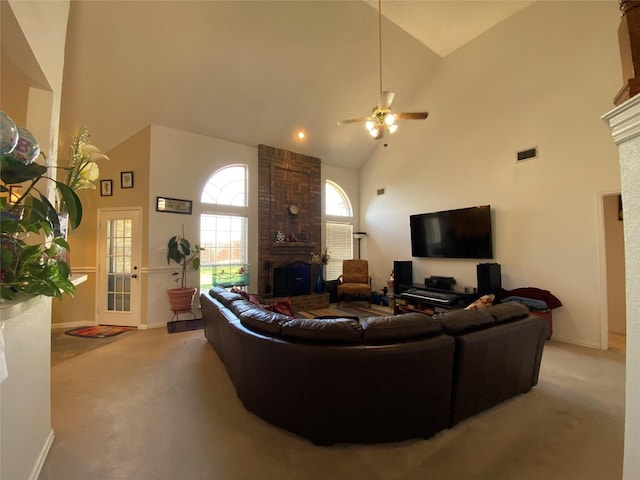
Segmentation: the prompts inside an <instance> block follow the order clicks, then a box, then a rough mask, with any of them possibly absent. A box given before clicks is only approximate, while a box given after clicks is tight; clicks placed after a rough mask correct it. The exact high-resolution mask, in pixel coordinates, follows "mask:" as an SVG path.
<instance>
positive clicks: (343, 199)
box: [324, 180, 353, 217]
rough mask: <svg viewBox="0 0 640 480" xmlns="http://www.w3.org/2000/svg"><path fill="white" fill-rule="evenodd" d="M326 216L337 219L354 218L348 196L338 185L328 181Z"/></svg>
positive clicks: (326, 188)
mask: <svg viewBox="0 0 640 480" xmlns="http://www.w3.org/2000/svg"><path fill="white" fill-rule="evenodd" d="M324 194H325V204H324V208H325V214H326V215H329V216H335V217H353V210H352V209H351V202H350V201H349V197H348V196H347V194H346V193H345V192H344V190H342V188H340V187H339V186H338V184H336V183H334V182H332V181H331V180H327V181H326V183H325V185H324Z"/></svg>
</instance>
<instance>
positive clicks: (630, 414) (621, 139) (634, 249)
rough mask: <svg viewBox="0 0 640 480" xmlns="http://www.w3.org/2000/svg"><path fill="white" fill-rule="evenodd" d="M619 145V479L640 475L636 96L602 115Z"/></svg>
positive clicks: (639, 113)
mask: <svg viewBox="0 0 640 480" xmlns="http://www.w3.org/2000/svg"><path fill="white" fill-rule="evenodd" d="M604 120H605V123H607V125H609V127H610V128H611V131H612V134H613V138H614V141H615V142H616V143H617V144H619V148H620V175H621V183H622V202H623V204H624V208H625V214H624V242H625V269H626V294H627V358H626V366H627V371H626V398H625V410H626V415H625V432H624V452H625V453H624V464H623V465H624V466H623V478H624V479H628V480H635V479H637V478H640V456H638V450H639V449H640V383H639V382H638V378H640V294H639V292H640V253H639V252H640V95H636V96H635V97H633V98H632V99H631V100H629V101H627V102H625V103H623V104H622V105H620V106H619V107H618V108H616V109H615V110H613V111H611V112H609V113H608V114H606V115H605V116H604Z"/></svg>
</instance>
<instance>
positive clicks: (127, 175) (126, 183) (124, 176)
mask: <svg viewBox="0 0 640 480" xmlns="http://www.w3.org/2000/svg"><path fill="white" fill-rule="evenodd" d="M120 188H133V172H132V171H128V172H120Z"/></svg>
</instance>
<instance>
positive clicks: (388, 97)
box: [338, 0, 429, 140]
mask: <svg viewBox="0 0 640 480" xmlns="http://www.w3.org/2000/svg"><path fill="white" fill-rule="evenodd" d="M378 41H379V42H378V43H379V44H378V46H379V53H380V98H379V100H378V104H377V105H376V106H374V107H373V108H372V109H371V113H370V114H369V116H367V117H359V118H350V119H348V120H341V121H339V122H338V125H344V124H346V123H359V122H365V127H366V129H367V131H368V132H369V135H371V136H372V137H373V138H374V139H375V140H379V139H381V138H383V137H384V136H385V134H387V133H389V134H391V133H394V132H395V131H396V130H397V129H398V124H397V123H396V121H397V120H424V119H426V118H427V117H428V116H429V113H428V112H405V113H392V112H391V103H392V102H393V97H394V96H395V93H393V92H390V91H384V90H382V0H378Z"/></svg>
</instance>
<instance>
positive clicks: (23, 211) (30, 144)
mask: <svg viewBox="0 0 640 480" xmlns="http://www.w3.org/2000/svg"><path fill="white" fill-rule="evenodd" d="M0 113H1V115H2V126H3V132H2V151H1V152H0V153H1V156H0V178H1V180H2V182H3V184H2V185H0V192H1V193H5V194H9V197H7V196H2V197H0V216H1V222H0V223H1V227H2V228H1V232H0V261H1V263H0V278H1V280H2V283H1V284H0V297H1V298H2V299H4V300H13V299H15V298H16V296H17V295H19V294H34V295H45V296H49V297H57V298H60V297H61V296H62V294H67V295H73V292H74V289H75V287H74V285H73V284H72V283H71V281H70V280H69V278H68V277H69V273H70V269H69V265H68V263H67V262H68V260H67V259H68V251H69V244H68V243H67V241H66V237H65V225H61V221H60V219H61V217H62V216H61V215H60V213H59V212H57V211H56V209H55V207H54V206H53V204H52V203H51V201H50V200H49V198H48V197H47V195H45V194H44V193H43V192H42V191H41V189H42V188H44V187H46V183H47V182H51V183H52V184H53V185H54V186H55V188H56V190H57V195H58V199H59V201H60V205H64V210H65V216H66V218H68V222H69V226H70V227H71V228H72V229H75V228H77V227H78V226H79V225H80V222H81V220H82V203H81V202H80V198H79V197H78V195H77V194H76V192H75V191H76V190H78V189H79V188H89V187H88V186H86V185H83V186H79V185H77V184H73V183H64V182H60V181H57V180H55V179H54V178H51V177H50V176H49V168H48V167H47V166H44V165H40V164H37V163H35V160H36V158H37V157H38V156H40V155H42V156H43V157H44V155H43V154H42V153H41V152H40V147H39V145H38V143H37V140H36V139H35V138H34V137H33V136H32V135H31V134H30V133H29V131H28V130H26V129H24V128H18V127H15V124H14V123H13V121H12V120H11V119H10V118H9V117H8V116H7V115H6V114H5V113H4V112H0ZM87 139H88V131H87V130H86V129H83V130H82V134H77V135H76V136H75V137H74V142H73V145H74V147H73V148H75V149H77V150H78V152H76V153H77V155H76V156H77V158H76V160H77V161H76V163H74V164H73V165H70V166H69V167H57V168H62V169H64V170H69V171H73V170H74V169H75V168H79V167H80V166H81V165H83V164H85V163H87V162H88V163H92V162H94V161H95V160H96V159H97V157H98V156H99V157H100V158H107V157H106V156H105V155H103V154H102V153H100V152H99V150H98V149H97V148H96V147H94V146H93V145H89V144H88V143H87V142H86V140H87ZM88 147H90V151H84V149H86V148H88ZM73 148H72V153H73V152H74V150H73ZM83 152H84V153H83ZM95 173H96V172H94V174H95ZM12 185H19V188H18V189H16V191H17V193H15V194H14V193H13V192H14V190H12V189H11V188H9V187H10V186H12ZM61 227H62V228H61Z"/></svg>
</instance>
